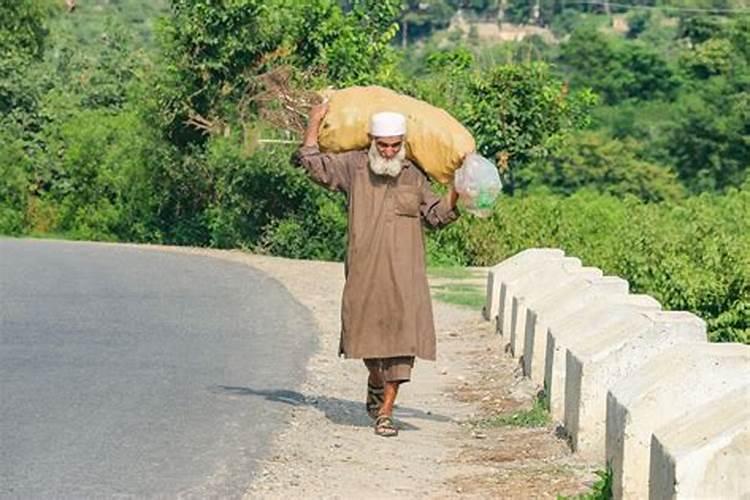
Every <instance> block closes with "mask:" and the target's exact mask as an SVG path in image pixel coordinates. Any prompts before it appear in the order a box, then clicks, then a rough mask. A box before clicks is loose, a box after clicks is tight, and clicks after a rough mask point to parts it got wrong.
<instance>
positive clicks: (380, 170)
mask: <svg viewBox="0 0 750 500" xmlns="http://www.w3.org/2000/svg"><path fill="white" fill-rule="evenodd" d="M367 156H368V158H369V159H370V162H369V163H370V170H372V171H373V172H374V173H375V174H377V175H387V176H390V177H398V174H400V173H401V168H402V166H401V164H402V163H403V161H404V159H405V158H406V147H405V146H404V145H402V146H401V149H399V150H398V153H396V156H394V157H393V158H391V159H390V160H389V159H387V158H383V157H382V156H381V155H380V152H379V151H378V147H377V146H376V145H375V141H372V142H371V143H370V150H369V151H368V152H367Z"/></svg>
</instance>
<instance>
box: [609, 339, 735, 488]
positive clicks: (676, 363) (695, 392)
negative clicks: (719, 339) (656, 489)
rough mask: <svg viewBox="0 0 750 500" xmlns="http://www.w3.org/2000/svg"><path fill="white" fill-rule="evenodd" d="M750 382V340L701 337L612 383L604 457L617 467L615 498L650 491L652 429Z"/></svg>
mask: <svg viewBox="0 0 750 500" xmlns="http://www.w3.org/2000/svg"><path fill="white" fill-rule="evenodd" d="M749 387H750V346H746V345H742V344H712V343H700V342H695V343H693V342H689V343H683V344H680V345H678V346H674V347H672V348H671V349H668V350H666V351H664V352H661V353H659V354H657V355H656V356H655V357H653V358H652V359H650V360H649V361H648V362H647V363H646V364H644V365H642V366H641V367H640V368H639V369H638V370H637V371H636V372H635V373H633V374H632V375H630V376H629V377H627V378H626V379H623V380H620V381H619V382H617V383H616V384H615V385H614V386H612V388H611V389H610V390H609V393H608V394H607V436H606V459H607V463H608V464H609V466H610V467H611V468H612V472H613V477H612V493H613V496H614V498H615V499H619V498H638V499H640V498H646V497H647V496H648V495H649V473H650V457H651V450H650V446H651V435H652V433H653V432H654V431H656V430H659V429H666V428H669V426H673V425H676V424H678V423H679V422H680V421H681V420H682V419H684V418H685V417H686V415H688V414H689V413H690V412H692V411H694V410H695V409H696V408H697V407H699V406H701V405H706V404H709V403H714V404H720V402H721V401H722V399H723V398H724V397H725V396H726V395H727V394H729V393H731V392H732V391H737V390H742V389H746V388H749ZM745 452H747V450H745Z"/></svg>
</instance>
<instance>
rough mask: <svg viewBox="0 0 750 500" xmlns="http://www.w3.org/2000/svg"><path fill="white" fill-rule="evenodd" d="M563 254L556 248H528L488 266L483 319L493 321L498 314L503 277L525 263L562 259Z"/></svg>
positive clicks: (500, 305)
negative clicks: (490, 266)
mask: <svg viewBox="0 0 750 500" xmlns="http://www.w3.org/2000/svg"><path fill="white" fill-rule="evenodd" d="M564 256H565V252H563V251H562V250H559V249H557V248H530V249H528V250H524V251H522V252H519V253H517V254H515V255H514V256H512V257H510V258H508V259H505V260H504V261H502V262H501V263H499V264H498V265H496V266H494V267H492V268H490V270H489V273H488V274H487V298H486V300H485V305H484V308H483V309H482V314H483V316H484V319H486V320H488V321H493V320H495V318H497V316H498V315H499V314H500V309H501V307H502V303H501V302H500V286H501V284H502V281H503V278H504V277H506V276H507V275H508V274H511V273H512V272H513V271H514V270H515V269H517V268H518V267H521V266H523V265H524V264H525V263H528V262H533V263H538V262H540V261H542V260H545V259H562V258H563V257H564Z"/></svg>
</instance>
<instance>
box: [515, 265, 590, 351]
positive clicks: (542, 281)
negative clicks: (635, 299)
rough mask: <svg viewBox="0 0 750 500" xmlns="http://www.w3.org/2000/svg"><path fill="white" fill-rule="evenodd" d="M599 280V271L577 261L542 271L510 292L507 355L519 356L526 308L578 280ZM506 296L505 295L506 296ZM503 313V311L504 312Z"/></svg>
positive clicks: (524, 327) (521, 347)
mask: <svg viewBox="0 0 750 500" xmlns="http://www.w3.org/2000/svg"><path fill="white" fill-rule="evenodd" d="M601 277H602V271H601V269H598V268H595V267H580V261H578V259H575V262H573V261H571V262H563V263H562V264H558V265H557V266H550V267H548V268H547V269H542V270H541V271H540V272H539V273H536V274H533V275H531V274H530V275H529V277H528V278H527V279H525V280H524V281H523V282H520V283H519V284H518V286H517V287H516V288H514V291H513V297H512V299H511V308H510V322H509V327H508V331H510V338H509V343H510V353H511V354H512V355H513V356H515V357H518V356H521V355H522V354H523V345H524V331H525V330H526V318H527V316H526V309H527V307H528V305H529V304H533V303H534V302H536V301H538V300H541V299H543V298H544V297H547V296H548V295H551V294H554V293H555V292H556V291H557V290H559V289H561V288H566V287H568V286H569V285H570V283H571V282H573V281H575V280H578V279H588V280H593V279H597V278H601ZM506 296H507V294H506ZM506 311H507V309H506Z"/></svg>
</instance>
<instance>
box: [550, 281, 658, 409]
mask: <svg viewBox="0 0 750 500" xmlns="http://www.w3.org/2000/svg"><path fill="white" fill-rule="evenodd" d="M660 309H661V304H659V302H658V301H657V300H656V299H654V298H653V297H651V296H649V295H631V294H625V295H621V294H614V295H609V296H605V297H604V300H602V301H599V302H597V303H595V304H593V305H592V306H591V307H590V308H589V309H588V310H587V311H586V313H585V314H574V315H571V316H568V317H567V318H565V320H563V321H561V322H560V323H559V324H558V325H553V326H550V327H549V328H548V329H547V344H546V349H547V352H546V354H545V356H544V393H545V397H546V401H547V408H549V411H550V415H551V416H552V419H553V420H557V421H560V420H562V419H563V417H564V408H565V406H564V402H565V352H566V350H567V348H568V346H569V345H570V344H571V343H574V342H581V341H583V340H584V339H586V338H588V337H591V336H598V335H602V334H604V333H605V332H607V331H608V330H611V329H616V328H618V325H620V324H622V323H627V322H628V321H630V320H631V319H632V317H633V316H634V315H637V314H638V313H639V311H648V310H660ZM605 395H606V394H605ZM602 406H604V398H602ZM603 420H604V418H603V417H602V421H603Z"/></svg>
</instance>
